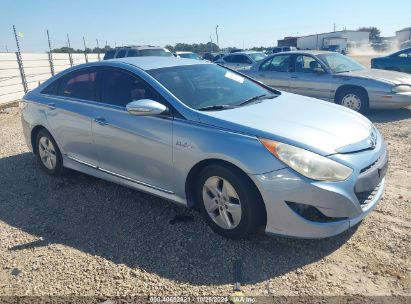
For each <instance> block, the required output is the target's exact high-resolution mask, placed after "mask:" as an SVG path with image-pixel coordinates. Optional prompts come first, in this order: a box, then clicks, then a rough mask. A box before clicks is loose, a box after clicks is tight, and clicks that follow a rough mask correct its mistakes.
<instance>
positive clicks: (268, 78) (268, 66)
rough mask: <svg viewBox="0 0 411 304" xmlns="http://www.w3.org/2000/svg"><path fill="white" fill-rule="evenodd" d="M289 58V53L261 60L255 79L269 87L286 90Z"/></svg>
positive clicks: (288, 81) (288, 82)
mask: <svg viewBox="0 0 411 304" xmlns="http://www.w3.org/2000/svg"><path fill="white" fill-rule="evenodd" d="M290 60H291V55H275V56H273V57H271V58H269V59H267V60H265V61H263V62H262V63H261V64H260V66H259V67H258V71H257V79H258V80H260V81H261V82H263V83H264V84H266V85H268V86H270V87H273V88H276V89H279V90H284V91H288V90H289V89H290V88H289V85H290V75H289V65H290Z"/></svg>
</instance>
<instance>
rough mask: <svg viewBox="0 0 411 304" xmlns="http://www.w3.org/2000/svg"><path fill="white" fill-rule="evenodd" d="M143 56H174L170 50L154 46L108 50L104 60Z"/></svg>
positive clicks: (123, 47)
mask: <svg viewBox="0 0 411 304" xmlns="http://www.w3.org/2000/svg"><path fill="white" fill-rule="evenodd" d="M141 56H161V57H172V56H174V55H173V53H171V52H170V51H169V50H168V49H166V48H162V47H159V46H152V45H137V46H122V47H117V48H115V49H111V50H108V51H107V52H106V53H105V54H104V58H103V60H107V59H114V58H124V57H141Z"/></svg>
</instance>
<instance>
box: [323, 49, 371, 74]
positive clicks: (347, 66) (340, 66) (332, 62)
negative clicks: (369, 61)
mask: <svg viewBox="0 0 411 304" xmlns="http://www.w3.org/2000/svg"><path fill="white" fill-rule="evenodd" d="M317 57H318V58H320V60H321V61H322V62H323V63H325V64H326V65H327V67H328V68H329V69H330V70H331V71H332V72H333V73H344V72H351V71H359V70H363V69H365V68H364V67H363V66H362V65H361V64H359V63H357V62H356V61H354V60H352V59H350V58H348V57H347V56H344V55H341V54H337V53H334V54H333V53H330V54H320V55H317Z"/></svg>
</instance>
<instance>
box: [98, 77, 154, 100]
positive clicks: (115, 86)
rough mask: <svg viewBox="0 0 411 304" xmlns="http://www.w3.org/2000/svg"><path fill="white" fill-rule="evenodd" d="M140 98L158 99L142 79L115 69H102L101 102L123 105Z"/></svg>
mask: <svg viewBox="0 0 411 304" xmlns="http://www.w3.org/2000/svg"><path fill="white" fill-rule="evenodd" d="M140 99H152V100H156V101H159V96H158V94H157V93H155V91H154V90H153V89H152V88H151V87H149V86H148V85H147V84H146V83H145V82H144V81H143V80H141V79H139V78H137V77H136V76H133V75H131V74H130V73H127V72H125V71H120V70H115V69H107V70H104V71H103V77H102V95H101V101H102V102H104V103H108V104H111V105H115V106H120V107H125V106H126V105H127V104H128V103H129V102H132V101H134V100H140Z"/></svg>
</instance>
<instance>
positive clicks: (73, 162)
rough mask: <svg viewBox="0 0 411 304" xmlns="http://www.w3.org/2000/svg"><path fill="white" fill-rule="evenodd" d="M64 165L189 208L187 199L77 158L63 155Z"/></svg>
mask: <svg viewBox="0 0 411 304" xmlns="http://www.w3.org/2000/svg"><path fill="white" fill-rule="evenodd" d="M63 164H64V167H66V168H69V169H72V170H74V171H79V172H81V173H84V174H87V175H91V176H94V177H97V178H101V179H103V180H106V181H110V182H113V183H116V184H119V185H122V186H126V187H129V188H132V189H135V190H138V191H142V192H145V193H148V194H152V195H155V196H158V197H160V198H163V199H166V200H169V201H171V202H173V203H176V204H178V205H182V206H185V207H187V201H186V199H185V198H182V197H180V196H178V195H176V194H175V193H174V192H171V191H168V190H163V189H161V188H158V187H156V186H151V185H148V184H146V183H144V182H140V181H136V180H134V179H131V178H128V177H126V176H122V175H120V174H117V173H114V172H110V171H108V170H104V169H99V168H98V167H97V166H94V165H91V164H88V163H85V162H83V161H80V160H78V159H76V158H73V157H69V156H67V155H63Z"/></svg>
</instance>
